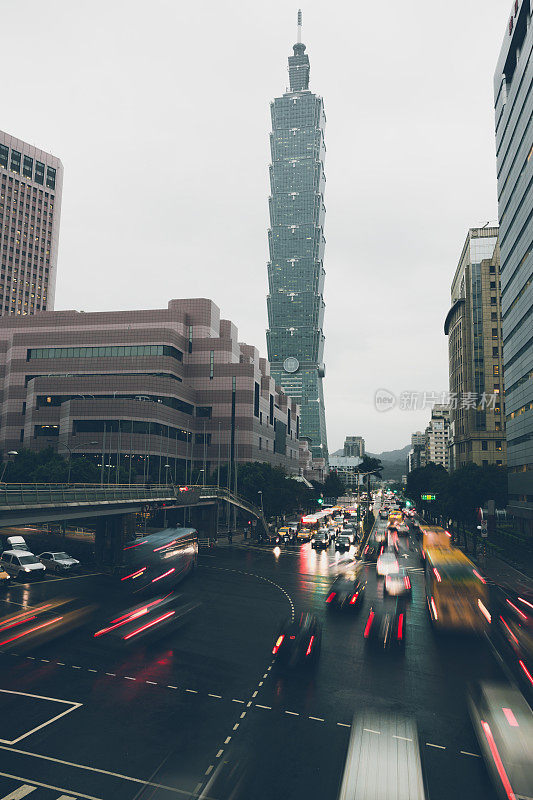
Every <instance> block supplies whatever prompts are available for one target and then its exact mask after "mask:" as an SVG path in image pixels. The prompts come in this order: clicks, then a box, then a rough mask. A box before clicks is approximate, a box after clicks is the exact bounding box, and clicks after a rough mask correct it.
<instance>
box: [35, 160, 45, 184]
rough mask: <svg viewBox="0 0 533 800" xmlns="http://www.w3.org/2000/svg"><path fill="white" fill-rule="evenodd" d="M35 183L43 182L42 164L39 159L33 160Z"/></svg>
mask: <svg viewBox="0 0 533 800" xmlns="http://www.w3.org/2000/svg"><path fill="white" fill-rule="evenodd" d="M34 181H35V183H40V184H41V185H42V184H43V183H44V164H43V163H42V162H41V161H36V162H35V177H34Z"/></svg>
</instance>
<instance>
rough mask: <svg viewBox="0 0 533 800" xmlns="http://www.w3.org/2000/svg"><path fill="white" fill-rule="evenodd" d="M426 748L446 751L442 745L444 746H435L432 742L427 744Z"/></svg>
mask: <svg viewBox="0 0 533 800" xmlns="http://www.w3.org/2000/svg"><path fill="white" fill-rule="evenodd" d="M426 747H437V748H438V749H439V750H446V748H445V747H444V745H442V744H433V743H432V742H426Z"/></svg>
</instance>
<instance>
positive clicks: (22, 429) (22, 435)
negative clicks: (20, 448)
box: [20, 428, 24, 442]
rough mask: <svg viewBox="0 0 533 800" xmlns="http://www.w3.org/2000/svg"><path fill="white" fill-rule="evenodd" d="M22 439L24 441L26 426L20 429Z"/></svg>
mask: <svg viewBox="0 0 533 800" xmlns="http://www.w3.org/2000/svg"><path fill="white" fill-rule="evenodd" d="M20 441H21V442H23V441H24V428H21V429H20Z"/></svg>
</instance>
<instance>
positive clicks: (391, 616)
mask: <svg viewBox="0 0 533 800" xmlns="http://www.w3.org/2000/svg"><path fill="white" fill-rule="evenodd" d="M405 622H406V614H405V602H404V601H403V600H402V599H401V598H399V599H397V600H396V601H395V602H393V603H390V602H384V603H378V602H376V603H374V604H373V605H372V606H371V608H370V611H369V612H368V618H367V621H366V623H365V627H364V631H363V638H364V639H365V640H366V642H367V644H368V645H369V646H371V647H375V648H376V649H380V650H387V649H389V648H398V649H400V648H403V646H404V645H405Z"/></svg>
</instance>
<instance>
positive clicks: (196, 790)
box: [192, 781, 203, 797]
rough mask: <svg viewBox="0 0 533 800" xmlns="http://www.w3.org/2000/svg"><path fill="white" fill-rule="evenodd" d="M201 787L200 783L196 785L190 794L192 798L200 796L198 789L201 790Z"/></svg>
mask: <svg viewBox="0 0 533 800" xmlns="http://www.w3.org/2000/svg"><path fill="white" fill-rule="evenodd" d="M202 786H203V783H202V781H200V782H199V783H197V784H196V786H195V787H194V790H193V793H192V794H193V797H197V796H198V795H199V794H200V789H201V788H202Z"/></svg>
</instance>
